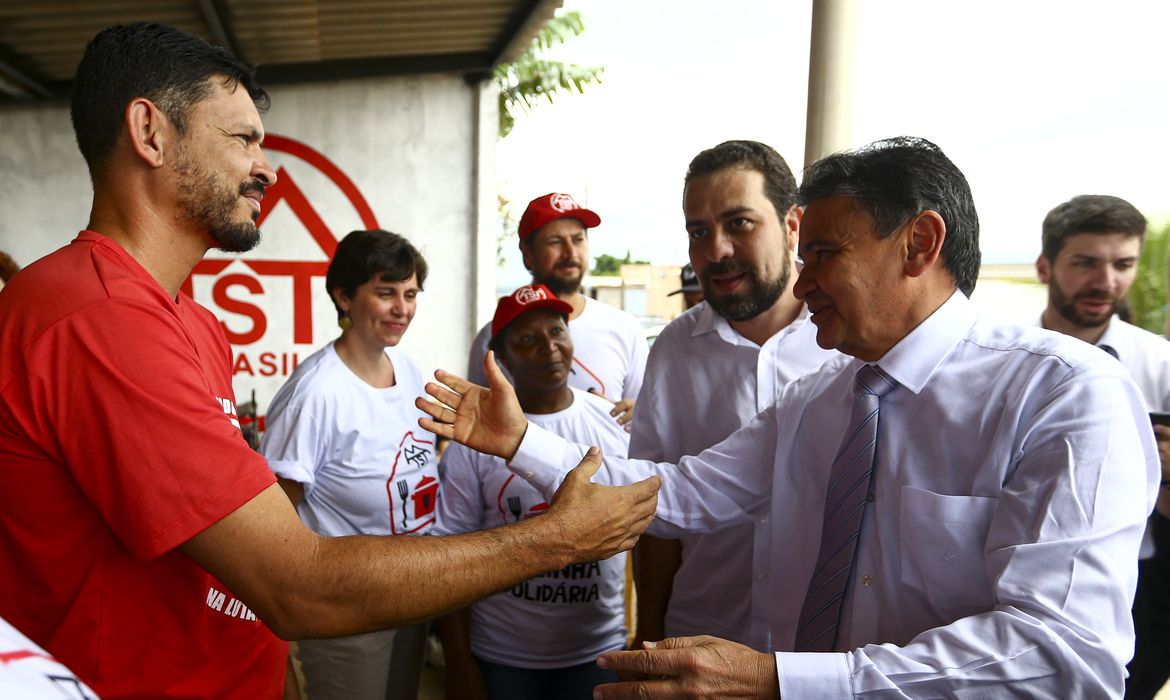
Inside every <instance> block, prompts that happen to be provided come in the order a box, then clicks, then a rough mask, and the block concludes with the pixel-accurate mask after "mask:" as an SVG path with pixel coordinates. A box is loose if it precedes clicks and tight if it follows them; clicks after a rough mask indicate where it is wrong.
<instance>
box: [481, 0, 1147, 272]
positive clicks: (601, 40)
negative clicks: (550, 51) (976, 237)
mask: <svg viewBox="0 0 1170 700" xmlns="http://www.w3.org/2000/svg"><path fill="white" fill-rule="evenodd" d="M811 6H812V5H811V0H719V1H718V2H711V1H710V0H705V1H703V2H699V1H692V0H672V1H670V2H650V1H648V0H566V2H565V8H566V9H576V10H579V11H580V12H581V13H582V15H583V18H584V20H585V25H586V31H585V33H584V34H583V35H582V36H580V37H578V38H576V39H574V40H573V41H571V42H570V43H569V44H567V45H566V46H565V47H563V48H562V49H561V50H559V51H558V52H557V54H556V56H557V58H559V59H560V60H565V61H568V62H576V63H581V64H587V65H601V66H605V73H604V83H603V84H602V85H599V86H592V87H590V88H588V90H587V92H586V94H585V95H573V96H569V97H565V98H563V99H561V100H560V101H559V102H558V103H557V104H555V105H548V104H543V105H541V106H540V107H539V108H538V109H537V110H536V112H535V113H534V114H533V115H531V116H528V117H522V118H521V119H520V120H519V121H518V123H517V126H516V128H515V130H514V131H513V132H512V134H511V135H510V136H508V138H506V139H505V140H504V141H502V142H501V143H500V148H499V160H498V168H499V173H498V175H499V180H500V187H501V190H502V191H503V192H504V193H505V195H506V196H508V197H510V198H511V199H512V200H513V201H514V202H515V203H516V205H515V206H516V214H515V215H516V216H517V217H518V216H519V213H520V211H522V210H523V207H524V205H525V204H526V203H527V201H528V200H529V199H531V198H533V197H535V196H538V195H540V194H544V193H546V192H550V191H554V190H560V191H567V192H570V193H572V194H573V195H574V196H576V197H577V198H578V199H579V200H580V201H582V202H587V203H588V206H590V207H591V208H594V209H596V211H597V212H598V213H599V214H600V215H601V217H602V225H601V226H600V227H598V228H597V229H596V230H595V231H594V232H592V234H591V254H592V255H595V256H596V255H598V254H600V253H603V252H608V253H611V254H615V255H619V256H620V255H624V254H625V251H626V250H627V249H629V250H630V251H631V252H632V253H633V255H634V257H635V258H642V259H648V260H650V261H652V262H655V263H681V262H684V261H685V260H686V238H685V233H684V230H683V225H682V223H683V222H682V214H681V208H680V200H681V192H682V187H681V184H682V176H683V173H684V172H685V170H686V165H687V163H688V162H689V161H690V159H691V158H692V157H693V156H694V155H695V154H696V153H697V152H698V151H700V150H702V149H704V148H707V147H709V146H712V145H715V144H716V143H719V142H720V141H723V140H726V139H733V138H749V139H756V140H759V141H763V142H765V143H768V144H770V145H772V146H774V147H775V148H776V149H777V150H778V151H780V153H781V154H782V155H784V157H785V158H786V159H787V160H788V161H789V164H790V165H791V166H792V167H793V169H794V170H798V169H799V168H800V167H801V166H802V165H803V163H802V160H803V154H804V125H805V106H806V92H807V86H808V49H809V31H810V29H809V22H810V17H811ZM858 6H859V11H860V14H859V17H858V38H857V51H856V58H857V66H856V72H855V83H856V85H855V87H856V95H855V101H854V110H855V111H854V122H853V143H852V144H851V145H853V146H857V145H862V144H864V143H868V142H870V141H873V140H876V139H879V138H883V137H888V136H896V135H901V134H910V135H916V136H924V137H926V138H929V139H930V140H932V141H934V142H935V143H937V144H938V145H939V146H940V147H942V149H943V150H944V151H946V153H947V154H948V155H949V156H950V157H951V159H952V160H953V161H955V163H956V164H957V165H958V166H959V168H960V169H962V170H963V172H964V173H965V174H966V175H967V178H968V180H969V181H970V183H971V188H972V191H973V192H974V196H975V203H976V206H977V207H978V210H979V214H980V220H981V224H982V237H981V238H982V247H983V251H984V259H985V260H986V261H988V262H1030V261H1031V260H1032V259H1034V258H1035V256H1036V254H1037V252H1038V251H1039V227H1040V221H1041V220H1042V219H1043V217H1044V214H1045V212H1047V211H1048V210H1049V209H1050V208H1052V207H1053V206H1055V205H1056V204H1058V203H1060V202H1062V201H1064V200H1066V199H1068V198H1070V197H1072V196H1074V195H1077V194H1082V193H1090V192H1092V193H1108V194H1114V195H1117V196H1120V197H1124V198H1126V199H1129V200H1130V201H1132V202H1133V203H1134V204H1135V205H1137V206H1138V208H1140V209H1141V210H1142V211H1144V212H1145V213H1146V214H1147V215H1148V216H1151V217H1153V218H1155V219H1164V218H1167V215H1170V174H1168V172H1170V168H1168V166H1170V81H1168V76H1170V52H1168V51H1167V49H1166V47H1165V41H1164V35H1165V30H1166V28H1167V27H1168V26H1170V3H1166V2H1160V1H1153V0H1150V1H1148V2H1147V1H1139V0H1111V1H1110V2H1100V1H1092V2H1090V1H1087V0H1085V1H1075V0H1074V1H1069V0H1064V1H1059V2H1058V1H1056V0H984V1H983V2H978V3H973V2H959V1H957V0H859V2H858ZM514 246H515V243H514V240H512V241H510V242H509V243H508V245H507V249H508V250H509V251H511V250H512V249H514ZM523 278H524V273H523V268H522V267H520V266H519V263H518V262H516V260H515V256H512V260H511V261H510V262H509V265H508V267H507V269H506V273H505V275H503V276H502V277H501V283H505V280H507V281H514V280H517V279H518V280H519V281H518V282H517V283H519V282H520V281H523Z"/></svg>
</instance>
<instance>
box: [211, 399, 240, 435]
mask: <svg viewBox="0 0 1170 700" xmlns="http://www.w3.org/2000/svg"><path fill="white" fill-rule="evenodd" d="M215 402H216V403H218V404H219V407H220V408H222V409H223V414H224V415H225V416H227V417H228V420H229V421H231V423H232V426H234V427H235V428H237V429H238V428H239V427H240V420H239V418H240V417H239V416H238V415H236V404H235V403H234V402H233V401H232V400H231V399H225V398H223V397H222V396H216V397H215Z"/></svg>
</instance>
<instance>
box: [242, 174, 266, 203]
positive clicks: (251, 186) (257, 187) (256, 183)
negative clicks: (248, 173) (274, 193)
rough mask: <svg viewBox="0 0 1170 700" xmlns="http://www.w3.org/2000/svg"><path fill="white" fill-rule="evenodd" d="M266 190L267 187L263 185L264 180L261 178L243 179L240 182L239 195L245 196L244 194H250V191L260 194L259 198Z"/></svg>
mask: <svg viewBox="0 0 1170 700" xmlns="http://www.w3.org/2000/svg"><path fill="white" fill-rule="evenodd" d="M267 190H268V188H267V187H265V186H264V182H263V181H261V180H258V179H252V180H245V181H243V182H241V183H240V196H241V197H243V196H246V195H248V194H251V193H255V194H258V195H260V198H261V199H263V198H264V193H265V192H266V191H267Z"/></svg>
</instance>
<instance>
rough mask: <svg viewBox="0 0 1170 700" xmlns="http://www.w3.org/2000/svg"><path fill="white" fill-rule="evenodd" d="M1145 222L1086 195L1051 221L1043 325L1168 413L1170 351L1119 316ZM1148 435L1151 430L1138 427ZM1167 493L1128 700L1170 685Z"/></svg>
mask: <svg viewBox="0 0 1170 700" xmlns="http://www.w3.org/2000/svg"><path fill="white" fill-rule="evenodd" d="M1145 235H1146V217H1145V216H1143V215H1142V213H1141V212H1139V211H1138V210H1137V208H1136V207H1134V206H1133V205H1132V204H1130V203H1129V202H1127V201H1125V200H1124V199H1120V198H1118V197H1111V196H1108V195H1080V196H1078V197H1073V198H1072V199H1070V200H1069V201H1067V202H1065V203H1063V204H1061V205H1059V206H1057V207H1056V208H1055V209H1053V210H1052V211H1050V212H1048V215H1047V216H1046V217H1044V224H1043V227H1042V245H1043V249H1042V252H1041V253H1040V256H1039V257H1038V258H1036V272H1037V274H1038V275H1039V277H1040V281H1041V282H1044V283H1045V284H1047V285H1048V306H1047V307H1046V308H1045V309H1044V313H1043V314H1042V315H1041V319H1040V322H1041V325H1043V326H1044V327H1045V328H1048V329H1050V330H1054V331H1059V332H1061V333H1064V334H1066V335H1070V336H1072V337H1074V338H1080V339H1081V340H1083V341H1085V342H1086V343H1091V344H1093V345H1096V346H1097V347H1099V348H1101V349H1102V350H1105V351H1106V352H1108V353H1109V354H1111V355H1113V356H1114V357H1116V358H1117V359H1118V360H1119V361H1120V362H1121V364H1122V365H1124V366H1125V368H1126V370H1128V371H1129V375H1130V377H1132V378H1133V380H1134V383H1136V384H1137V386H1138V389H1139V390H1140V391H1141V394H1142V397H1143V398H1144V399H1145V402H1146V408H1147V409H1149V410H1150V411H1152V412H1163V413H1164V412H1167V411H1170V342H1167V341H1166V339H1165V338H1163V337H1161V336H1158V335H1155V334H1153V333H1150V332H1149V331H1146V330H1144V329H1142V328H1139V327H1137V326H1134V325H1131V324H1129V323H1126V322H1125V321H1123V320H1121V319H1120V318H1119V317H1118V316H1117V310H1118V308H1119V307H1120V306H1121V304H1122V303H1123V302H1124V300H1125V297H1126V295H1127V294H1128V293H1129V289H1130V287H1131V286H1132V285H1133V282H1134V279H1135V278H1136V276H1137V268H1138V258H1139V256H1140V255H1141V252H1142V244H1143V242H1144V240H1145ZM1141 423H1142V427H1144V426H1145V424H1146V422H1145V419H1144V417H1143V418H1142V419H1141ZM1153 428H1154V433H1155V439H1156V440H1157V441H1158V451H1159V456H1160V457H1161V461H1162V483H1163V484H1167V480H1168V479H1170V427H1167V426H1166V425H1154V426H1153ZM1168 517H1170V491H1167V490H1166V488H1163V489H1161V490H1160V491H1159V496H1158V502H1157V507H1156V509H1155V510H1154V513H1153V514H1152V515H1151V516H1150V519H1149V521H1148V523H1147V526H1146V534H1145V538H1144V540H1143V542H1142V548H1141V554H1140V558H1141V561H1140V562H1139V564H1138V587H1137V594H1136V596H1135V598H1134V605H1133V622H1134V629H1135V631H1136V633H1137V645H1136V649H1135V654H1134V658H1133V660H1132V661H1130V663H1129V674H1130V675H1129V678H1127V679H1126V682H1125V687H1126V692H1125V697H1126V698H1129V699H1131V700H1137V699H1151V700H1152V698H1153V697H1154V696H1155V695H1156V694H1157V693H1158V691H1159V690H1160V689H1161V688H1162V686H1163V685H1164V684H1165V683H1166V679H1167V678H1168V677H1170V601H1168V600H1167V591H1168V590H1170V520H1168V519H1167V518H1168Z"/></svg>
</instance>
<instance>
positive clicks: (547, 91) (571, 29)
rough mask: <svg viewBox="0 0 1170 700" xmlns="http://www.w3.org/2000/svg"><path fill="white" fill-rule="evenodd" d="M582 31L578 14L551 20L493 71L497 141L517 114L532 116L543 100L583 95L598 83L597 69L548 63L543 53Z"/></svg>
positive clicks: (511, 125)
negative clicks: (497, 98) (517, 54)
mask: <svg viewBox="0 0 1170 700" xmlns="http://www.w3.org/2000/svg"><path fill="white" fill-rule="evenodd" d="M584 31H585V24H584V22H582V20H581V13H579V12H566V13H564V14H563V15H560V16H558V17H553V18H552V19H551V20H549V22H548V24H546V25H545V26H544V28H543V29H541V30H540V32H539V33H538V34H537V35H536V37H535V38H534V39H533V40H532V44H531V45H529V47H528V48H527V49H525V51H524V53H522V54H521V55H520V57H519V58H517V59H516V60H515V61H513V62H512V63H505V64H501V65H499V66H497V67H496V70H495V73H494V75H493V76H492V77H493V78H494V79H495V81H496V86H497V87H498V88H499V91H500V127H499V137H500V138H504V137H505V136H507V135H508V134H509V133H511V131H512V127H513V126H515V124H516V110H517V109H520V110H522V111H523V112H524V113H525V114H531V113H532V110H533V108H534V107H535V106H536V105H537V103H538V102H539V101H540V99H541V98H542V97H543V98H544V99H547V100H548V101H549V102H550V103H552V102H553V101H554V98H555V97H556V96H557V95H558V94H561V93H564V92H569V93H573V92H576V93H578V94H580V93H583V92H585V86H586V85H594V84H600V83H601V72H602V71H603V70H605V69H604V68H601V67H596V66H578V65H576V64H572V63H570V64H566V63H561V62H560V61H550V60H548V59H547V58H545V57H544V53H545V52H546V51H548V50H549V49H551V48H553V47H554V46H559V45H560V44H563V43H565V42H566V41H568V40H569V39H572V38H573V37H575V36H580V35H581V33H582V32H584Z"/></svg>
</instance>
